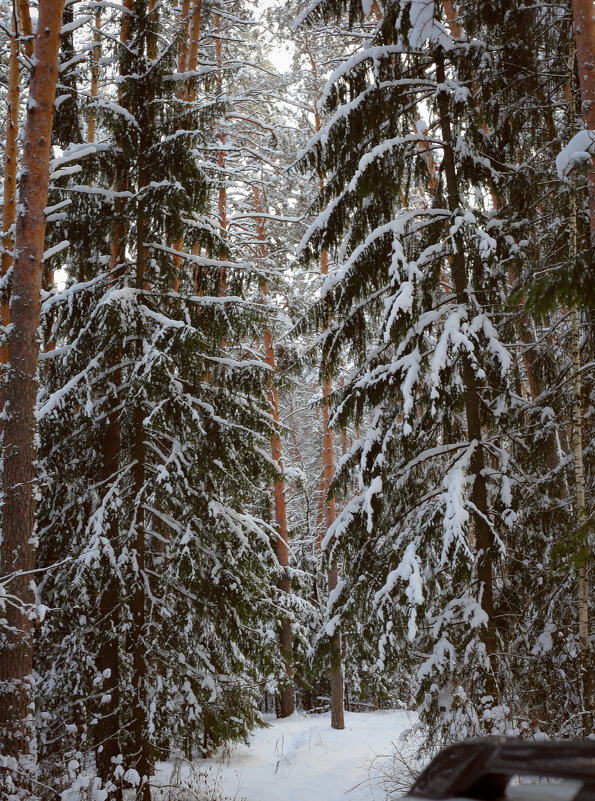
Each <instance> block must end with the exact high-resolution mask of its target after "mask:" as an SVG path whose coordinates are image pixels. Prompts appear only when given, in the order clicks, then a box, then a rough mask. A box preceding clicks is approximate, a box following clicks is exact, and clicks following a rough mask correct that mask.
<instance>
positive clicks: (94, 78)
mask: <svg viewBox="0 0 595 801" xmlns="http://www.w3.org/2000/svg"><path fill="white" fill-rule="evenodd" d="M100 28H101V9H98V10H97V11H96V13H95V33H94V34H93V53H92V64H93V67H92V69H91V100H94V99H95V98H96V97H97V92H98V89H99V54H100V50H101V33H100V32H99V29H100ZM96 118H97V115H96V113H95V109H94V108H93V107H91V110H90V111H89V128H88V130H87V141H88V142H94V141H95V124H96Z"/></svg>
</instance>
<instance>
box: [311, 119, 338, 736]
mask: <svg viewBox="0 0 595 801" xmlns="http://www.w3.org/2000/svg"><path fill="white" fill-rule="evenodd" d="M316 125H317V127H318V129H320V120H319V119H317V120H316ZM322 182H323V179H322V178H321V179H320V184H321V189H322ZM320 271H321V273H322V275H328V252H327V251H326V250H323V251H322V258H321V262H320ZM331 391H332V379H331V376H330V375H326V370H323V377H322V397H323V405H322V487H323V494H322V497H323V503H324V510H325V524H326V530H327V531H328V530H329V528H330V527H331V526H332V525H333V523H334V522H335V519H336V516H337V513H336V506H335V493H334V490H331V484H332V482H333V478H334V475H335V452H334V445H333V431H332V429H331V428H330V426H329V418H330V395H331ZM327 583H328V591H329V593H332V592H333V590H335V589H336V588H337V584H338V583H339V567H338V565H337V564H336V563H332V562H331V564H330V567H329V570H328V576H327ZM329 638H330V648H329V663H330V664H329V668H330V683H331V726H332V727H333V729H339V730H340V729H344V728H345V711H344V701H343V697H344V682H343V666H342V664H341V661H342V660H341V629H340V627H339V626H335V628H334V631H333V632H332V633H331V634H330V635H329Z"/></svg>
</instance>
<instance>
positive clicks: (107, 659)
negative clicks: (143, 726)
mask: <svg viewBox="0 0 595 801" xmlns="http://www.w3.org/2000/svg"><path fill="white" fill-rule="evenodd" d="M124 8H125V9H126V11H125V12H124V13H123V14H122V21H121V23H120V42H121V44H122V45H125V44H126V43H127V42H128V41H129V39H130V21H131V14H130V13H127V12H131V11H132V10H133V8H134V0H125V2H124ZM100 24H101V18H100V12H99V11H98V12H97V15H96V18H95V27H96V28H99V26H100ZM96 35H97V34H96ZM98 61H99V42H98V41H97V39H95V40H94V46H93V76H92V91H91V94H92V96H93V97H95V96H96V95H97V89H98V74H97V67H98ZM120 75H124V71H123V70H122V68H121V67H120ZM118 100H119V102H120V103H121V104H125V101H124V97H123V92H122V90H120V91H119V93H118ZM92 114H93V116H92V117H90V119H89V133H88V138H89V141H90V142H91V141H93V140H94V137H95V119H94V113H93V111H92ZM127 189H128V177H127V171H126V169H125V168H124V167H123V166H122V165H121V164H117V165H116V171H115V178H114V190H115V192H116V193H122V192H125V191H126V190H127ZM124 205H125V201H124V200H123V199H122V198H121V197H116V199H115V201H114V212H115V221H114V226H113V230H112V243H111V257H110V286H116V285H117V284H118V283H119V280H120V276H121V274H122V272H123V268H124V264H125V260H126V258H125V252H126V233H127V226H126V221H125V218H124ZM121 358H122V353H121V347H120V346H119V345H117V346H115V347H113V348H112V349H111V350H110V352H109V353H108V355H107V362H108V365H109V367H110V368H113V373H112V386H113V388H114V389H113V395H114V397H113V400H112V401H111V402H112V404H113V407H114V408H113V410H112V411H111V412H110V414H109V416H108V420H107V429H106V431H105V434H104V436H103V442H102V457H103V466H102V479H103V481H104V482H106V483H107V482H112V481H113V480H114V477H115V476H116V475H117V472H118V469H119V466H120V451H121V432H120V414H119V411H118V410H117V407H118V405H119V403H120V397H119V394H118V389H117V388H118V386H119V385H120V383H121V374H120V370H119V369H118V365H119V364H120V362H121ZM107 536H108V539H109V542H110V545H111V547H112V549H113V550H114V552H115V553H116V554H117V553H119V551H120V529H119V523H118V518H117V516H116V514H115V513H114V512H113V511H111V512H110V514H109V517H108V524H107ZM112 569H113V568H112V567H111V565H109V564H106V565H105V570H106V571H107V574H108V578H107V583H106V586H105V587H104V589H103V592H102V594H101V598H100V602H99V611H100V619H101V631H100V632H99V636H100V643H99V650H98V654H97V669H98V671H99V672H100V673H102V674H103V675H104V676H105V678H104V680H103V686H102V689H103V695H104V698H105V701H104V702H103V703H101V704H100V709H99V713H100V714H99V716H98V717H99V720H98V723H97V726H96V727H95V731H94V738H95V753H96V765H97V775H98V776H99V777H100V778H101V780H102V785H103V787H104V788H105V789H107V790H108V793H109V795H108V799H110V800H113V801H120V799H121V798H122V785H121V782H119V781H114V775H113V772H114V767H115V760H116V758H117V757H118V756H119V755H120V754H121V746H120V712H121V710H120V636H119V628H120V602H121V598H120V591H119V587H118V584H117V581H116V579H115V577H114V576H112V575H111V570H112Z"/></svg>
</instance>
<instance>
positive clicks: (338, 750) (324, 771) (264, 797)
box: [158, 711, 415, 801]
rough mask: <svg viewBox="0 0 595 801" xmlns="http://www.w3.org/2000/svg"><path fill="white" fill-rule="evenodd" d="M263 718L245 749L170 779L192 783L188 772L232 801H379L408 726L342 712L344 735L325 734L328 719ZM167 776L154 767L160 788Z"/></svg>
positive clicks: (396, 716)
mask: <svg viewBox="0 0 595 801" xmlns="http://www.w3.org/2000/svg"><path fill="white" fill-rule="evenodd" d="M267 721H268V722H269V723H270V724H271V725H270V728H268V729H263V730H260V731H257V732H256V733H255V734H254V735H253V736H252V738H251V741H250V744H249V745H248V746H245V745H238V746H234V747H233V748H232V750H231V752H230V753H227V754H224V755H221V756H220V757H218V758H216V759H212V760H200V762H197V763H196V764H195V765H194V766H193V769H192V771H191V769H190V767H189V766H187V765H186V766H181V767H180V774H181V775H179V776H178V777H176V778H177V779H178V780H179V779H180V778H182V779H183V780H185V783H187V784H188V785H191V784H192V779H191V776H190V773H191V772H192V773H193V774H194V778H193V781H194V783H195V785H197V784H198V785H201V784H202V785H203V787H204V788H205V789H206V788H207V787H211V788H212V787H213V786H216V787H217V789H218V790H219V793H218V794H219V796H220V797H221V796H223V797H225V798H228V799H229V798H231V799H235V800H236V801H244V800H245V801H384V799H385V797H386V796H385V792H384V782H383V778H382V773H383V771H384V770H385V768H386V767H387V766H388V765H389V764H391V763H392V760H391V759H390V756H388V755H390V754H392V753H393V751H394V745H393V743H394V744H397V745H398V744H399V735H400V734H401V732H402V731H403V730H404V729H408V728H410V727H411V726H412V725H413V723H414V722H415V720H414V716H413V715H412V714H410V713H407V712H403V711H390V712H358V713H356V712H349V713H346V715H345V730H344V731H335V730H334V729H331V726H330V715H328V714H327V715H302V714H297V713H296V714H295V715H293V716H292V717H291V718H287V719H285V720H275V719H274V718H273V717H267ZM171 771H172V765H171V764H169V763H168V764H163V765H162V766H161V769H160V773H159V776H158V778H159V779H160V780H161V781H162V782H163V784H164V785H168V784H170V783H171V778H170V777H171ZM197 795H199V794H196V793H194V792H193V793H191V794H189V796H194V797H195V798H196V797H197ZM203 795H204V794H203ZM212 797H213V796H212V795H211V794H209V799H210V798H212Z"/></svg>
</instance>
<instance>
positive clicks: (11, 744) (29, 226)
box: [0, 0, 64, 794]
mask: <svg viewBox="0 0 595 801" xmlns="http://www.w3.org/2000/svg"><path fill="white" fill-rule="evenodd" d="M63 11H64V0H40V3H39V16H38V23H37V33H36V35H35V46H34V53H33V65H34V66H33V67H32V71H31V82H30V88H29V103H28V110H27V121H26V125H25V132H24V139H23V165H22V170H21V174H20V179H19V209H18V213H17V217H16V229H15V251H14V252H15V258H14V267H13V291H12V297H11V303H10V315H11V322H12V326H11V328H10V332H9V335H8V366H7V385H6V406H5V425H4V506H3V510H2V542H1V545H0V559H1V566H0V569H1V573H2V579H1V580H2V581H3V583H5V585H6V588H7V590H8V591H9V592H10V594H11V595H12V596H13V598H14V599H15V603H11V604H9V605H7V608H6V612H5V613H4V614H5V617H6V620H7V624H6V627H5V628H4V630H3V632H2V638H1V640H0V742H1V743H2V746H1V748H2V751H3V756H5V757H8V759H9V761H8V763H6V767H11V768H14V773H12V775H10V774H9V773H8V772H6V773H4V775H3V777H2V782H3V784H4V786H5V788H6V789H8V788H9V787H10V781H11V780H12V781H13V782H14V785H15V786H16V787H15V789H17V790H18V789H20V790H22V791H23V793H24V794H27V793H28V788H29V785H30V781H31V779H32V778H33V773H34V770H35V758H36V749H35V730H34V720H33V713H34V697H33V676H32V672H33V619H34V614H33V611H34V608H35V607H34V603H35V597H34V589H33V584H32V576H31V575H30V573H29V571H31V570H32V569H33V567H34V564H35V501H36V495H37V470H36V467H37V465H36V443H35V438H36V431H37V423H36V400H37V365H38V358H39V347H40V340H39V325H40V293H41V282H42V258H43V242H44V234H45V215H44V209H45V207H46V205H47V195H48V183H49V162H50V144H51V136H52V122H53V116H54V99H55V95H56V81H57V78H58V53H59V48H60V27H61V24H62V13H63Z"/></svg>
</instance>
